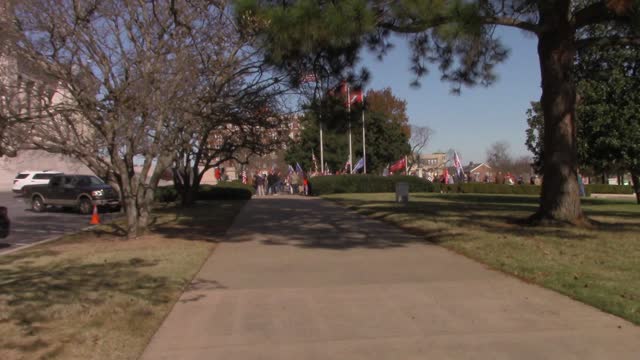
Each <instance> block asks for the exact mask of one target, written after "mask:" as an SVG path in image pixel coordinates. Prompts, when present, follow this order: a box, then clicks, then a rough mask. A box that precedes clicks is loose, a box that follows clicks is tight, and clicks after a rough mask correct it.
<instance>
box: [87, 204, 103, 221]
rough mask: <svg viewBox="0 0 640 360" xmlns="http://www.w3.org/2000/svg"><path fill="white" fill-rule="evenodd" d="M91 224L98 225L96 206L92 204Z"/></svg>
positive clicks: (98, 218) (98, 217)
mask: <svg viewBox="0 0 640 360" xmlns="http://www.w3.org/2000/svg"><path fill="white" fill-rule="evenodd" d="M89 224H91V225H100V216H99V215H98V207H97V206H96V205H93V215H91V222H89Z"/></svg>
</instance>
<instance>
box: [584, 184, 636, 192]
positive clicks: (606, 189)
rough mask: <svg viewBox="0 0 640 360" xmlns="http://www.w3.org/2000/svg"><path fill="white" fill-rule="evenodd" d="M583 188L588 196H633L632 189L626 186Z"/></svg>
mask: <svg viewBox="0 0 640 360" xmlns="http://www.w3.org/2000/svg"><path fill="white" fill-rule="evenodd" d="M584 188H585V189H586V191H587V192H588V193H590V194H635V193H634V192H633V187H631V186H627V185H608V184H590V185H585V186H584Z"/></svg>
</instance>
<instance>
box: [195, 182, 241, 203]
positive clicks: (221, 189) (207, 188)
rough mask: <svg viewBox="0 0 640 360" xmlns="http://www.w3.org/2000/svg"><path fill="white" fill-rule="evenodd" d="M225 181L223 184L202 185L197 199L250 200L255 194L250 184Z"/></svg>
mask: <svg viewBox="0 0 640 360" xmlns="http://www.w3.org/2000/svg"><path fill="white" fill-rule="evenodd" d="M240 185H242V186H237V185H231V186H229V185H228V183H224V184H221V185H200V190H199V191H198V195H197V196H196V200H249V199H251V196H252V195H253V191H252V188H251V187H250V186H247V185H244V184H242V183H240Z"/></svg>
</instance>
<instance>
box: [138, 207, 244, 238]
mask: <svg viewBox="0 0 640 360" xmlns="http://www.w3.org/2000/svg"><path fill="white" fill-rule="evenodd" d="M245 204H246V201H244V200H219V201H203V202H198V203H196V204H195V205H194V206H192V207H185V208H179V207H178V208H169V209H161V210H158V211H157V212H156V213H157V215H158V216H157V217H156V221H157V223H155V224H153V225H152V226H151V227H150V228H151V232H152V233H154V234H158V235H161V236H163V237H166V238H176V239H184V240H192V241H209V242H218V241H223V240H224V235H225V233H226V232H227V230H228V229H229V227H230V226H231V224H232V223H233V220H234V218H235V217H236V215H237V214H238V212H239V211H240V210H241V209H242V207H244V205H245ZM167 216H168V217H169V219H167Z"/></svg>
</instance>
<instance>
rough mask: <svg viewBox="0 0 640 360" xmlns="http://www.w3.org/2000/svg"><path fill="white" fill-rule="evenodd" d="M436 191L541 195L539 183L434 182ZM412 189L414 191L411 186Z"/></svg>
mask: <svg viewBox="0 0 640 360" xmlns="http://www.w3.org/2000/svg"><path fill="white" fill-rule="evenodd" d="M434 187H435V191H436V192H440V191H442V192H453V193H463V194H514V195H540V186H538V185H507V184H491V183H464V184H440V183H437V184H434ZM409 190H410V191H413V190H412V189H411V187H409Z"/></svg>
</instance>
